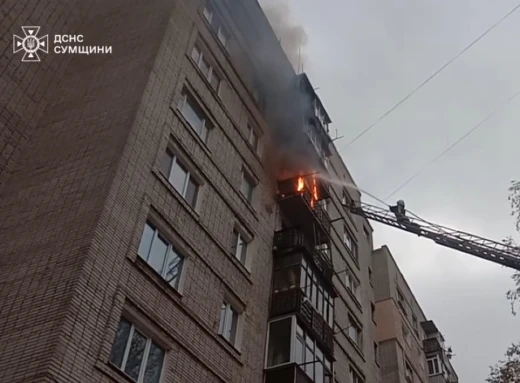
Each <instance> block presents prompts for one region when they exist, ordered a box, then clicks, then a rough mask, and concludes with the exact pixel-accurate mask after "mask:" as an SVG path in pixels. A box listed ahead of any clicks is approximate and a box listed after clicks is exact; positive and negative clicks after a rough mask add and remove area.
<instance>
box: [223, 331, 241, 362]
mask: <svg viewBox="0 0 520 383" xmlns="http://www.w3.org/2000/svg"><path fill="white" fill-rule="evenodd" d="M218 339H219V343H220V344H222V345H223V346H224V347H225V348H226V349H227V350H228V351H229V352H231V353H233V354H234V355H235V356H236V357H237V358H240V357H241V356H242V352H241V351H240V350H239V349H238V348H237V347H236V346H235V345H234V344H233V343H231V342H230V341H229V340H227V339H226V338H224V336H223V335H222V334H218Z"/></svg>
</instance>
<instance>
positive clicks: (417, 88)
mask: <svg viewBox="0 0 520 383" xmlns="http://www.w3.org/2000/svg"><path fill="white" fill-rule="evenodd" d="M518 8H520V4H518V5H517V6H516V7H514V8H513V9H512V10H511V11H509V12H508V13H507V14H506V15H505V16H504V17H502V18H501V19H500V20H498V21H497V22H496V23H495V24H493V25H492V26H491V27H489V28H488V29H487V30H486V31H485V32H484V33H482V34H481V35H480V36H479V37H477V38H476V39H475V40H473V42H472V43H471V44H469V45H468V46H466V48H464V49H463V50H462V51H460V52H459V53H458V54H457V55H456V56H455V57H453V58H452V59H451V60H449V61H448V62H447V63H446V64H444V65H443V66H442V67H440V68H439V69H438V70H437V71H436V72H435V73H433V74H432V75H431V76H430V77H428V78H427V79H426V80H424V81H423V82H422V83H421V84H419V86H418V87H416V88H415V89H414V90H412V91H411V92H410V93H408V94H407V95H406V96H405V97H404V98H403V99H402V100H401V101H399V102H398V103H397V104H395V105H394V106H393V107H392V108H391V109H389V110H388V111H387V112H386V113H384V114H383V115H382V116H381V117H379V119H377V120H376V121H375V122H373V123H372V124H371V125H369V126H368V127H367V128H365V129H364V130H363V131H362V132H361V133H359V134H358V135H357V136H356V137H354V139H353V140H351V141H350V142H349V143H347V144H346V145H345V146H344V147H343V148H341V149H340V150H339V152H340V153H341V152H342V151H344V150H345V149H346V148H348V147H349V146H350V145H352V144H353V143H354V142H356V141H357V140H358V139H359V138H361V137H362V136H364V135H365V133H367V132H368V131H370V130H371V129H372V128H373V127H375V126H376V125H377V124H379V123H380V122H381V121H383V120H384V119H385V118H386V117H387V116H388V115H389V114H390V113H392V112H393V111H394V110H396V109H397V108H398V107H399V106H401V105H402V104H403V103H404V102H405V101H406V100H408V99H409V98H410V97H412V96H413V95H414V94H415V93H417V91H418V90H420V89H421V88H422V87H423V86H425V85H426V84H427V83H428V82H430V80H432V79H433V78H434V77H436V76H437V75H438V74H439V73H440V72H442V71H443V70H444V69H446V67H448V66H449V65H450V64H451V63H453V62H454V61H455V60H457V59H458V58H459V57H460V56H462V55H463V54H464V53H465V52H466V51H468V50H469V49H470V48H471V47H472V46H473V45H475V44H476V43H478V42H479V41H480V40H481V39H482V38H483V37H484V36H486V35H487V34H488V33H489V32H491V31H492V30H493V29H495V28H496V27H497V26H498V25H500V24H501V23H502V22H503V21H504V20H506V19H507V18H508V17H509V16H511V15H512V14H513V13H514V12H515V11H516V10H517V9H518Z"/></svg>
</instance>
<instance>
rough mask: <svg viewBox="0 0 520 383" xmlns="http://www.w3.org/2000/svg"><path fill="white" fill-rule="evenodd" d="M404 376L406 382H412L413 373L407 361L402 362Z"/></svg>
mask: <svg viewBox="0 0 520 383" xmlns="http://www.w3.org/2000/svg"><path fill="white" fill-rule="evenodd" d="M404 375H405V378H406V380H407V381H409V382H410V383H411V382H413V371H412V367H411V366H410V363H408V361H405V362H404Z"/></svg>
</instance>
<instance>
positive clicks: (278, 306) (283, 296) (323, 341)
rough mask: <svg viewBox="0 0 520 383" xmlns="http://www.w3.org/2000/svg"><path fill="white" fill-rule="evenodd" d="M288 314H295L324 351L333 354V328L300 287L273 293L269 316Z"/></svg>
mask: <svg viewBox="0 0 520 383" xmlns="http://www.w3.org/2000/svg"><path fill="white" fill-rule="evenodd" d="M290 314H296V316H297V317H298V320H299V322H300V323H301V324H302V325H303V326H304V328H305V329H306V330H307V331H309V332H310V333H311V334H312V336H313V337H314V338H315V339H316V342H317V343H319V344H320V345H321V347H322V348H323V351H324V352H327V353H328V354H329V355H332V354H333V347H334V333H333V330H332V328H331V326H330V325H329V324H328V323H327V321H326V320H325V319H324V318H323V316H322V315H321V314H320V313H318V311H316V310H315V309H314V307H313V306H312V304H311V303H310V302H309V300H308V299H307V297H306V295H305V294H304V293H303V291H302V290H301V289H300V288H292V289H289V290H285V291H279V292H276V293H274V294H273V297H272V300H271V312H270V317H271V318H275V317H280V316H284V315H290ZM331 314H332V313H331Z"/></svg>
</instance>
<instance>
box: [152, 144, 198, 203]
mask: <svg viewBox="0 0 520 383" xmlns="http://www.w3.org/2000/svg"><path fill="white" fill-rule="evenodd" d="M165 157H167V158H168V160H169V161H168V162H169V170H168V174H164V170H165V169H164V161H165ZM160 165H161V166H160V172H161V174H162V175H163V176H165V177H166V179H167V180H168V183H169V184H170V185H172V186H173V188H174V189H175V190H176V191H177V192H178V193H179V194H180V195H181V197H182V198H183V199H184V200H185V201H186V202H187V203H188V205H190V206H191V207H192V208H193V209H194V210H197V208H198V206H199V201H200V197H201V191H202V186H203V183H202V182H201V181H200V177H199V176H198V175H196V174H194V172H193V171H192V170H191V169H192V167H191V166H190V165H189V164H187V163H186V161H184V159H183V158H182V156H181V157H179V155H177V154H176V151H175V150H173V149H172V148H171V147H170V146H168V147H167V148H166V150H165V151H164V152H163V154H162V158H161V164H160ZM176 165H177V166H178V167H179V168H180V169H181V170H185V171H186V172H185V173H186V176H185V178H184V182H183V186H182V191H181V190H179V189H178V188H177V186H176V185H175V184H174V183H173V180H172V174H173V170H174V166H176ZM190 182H191V183H192V184H194V185H195V186H196V190H195V195H194V199H195V200H194V201H193V203H192V202H191V201H189V200H188V198H187V193H188V188H189V186H190Z"/></svg>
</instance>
